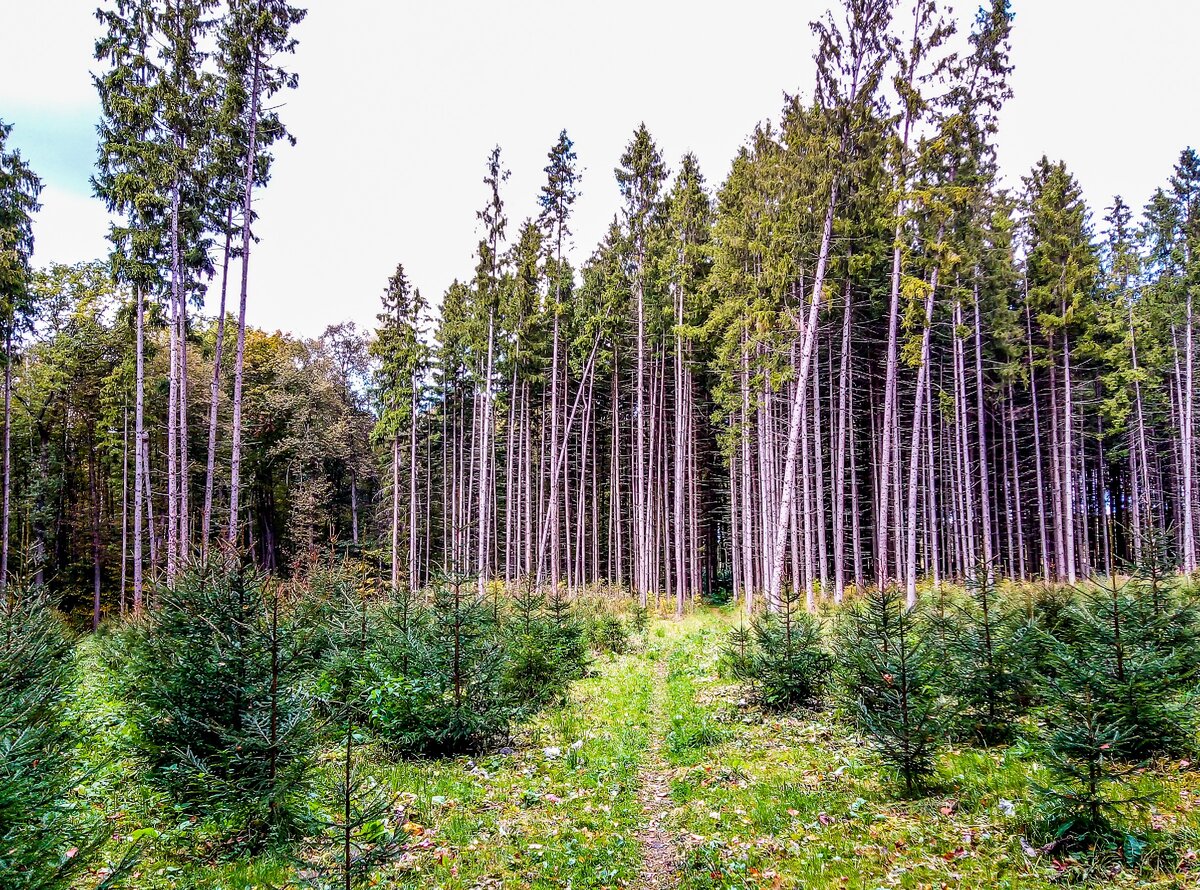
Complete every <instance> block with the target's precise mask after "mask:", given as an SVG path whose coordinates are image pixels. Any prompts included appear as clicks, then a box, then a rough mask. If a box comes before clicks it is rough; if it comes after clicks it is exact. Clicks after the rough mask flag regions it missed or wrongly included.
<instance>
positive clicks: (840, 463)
mask: <svg viewBox="0 0 1200 890" xmlns="http://www.w3.org/2000/svg"><path fill="white" fill-rule="evenodd" d="M849 391H850V282H849V280H847V281H846V295H845V300H844V304H843V307H842V348H841V355H840V373H839V374H838V412H837V448H836V451H835V454H834V458H833V461H834V463H833V601H834V603H836V604H837V605H841V603H842V599H843V597H844V596H845V593H846V432H847V426H848V423H849V419H850V418H849V413H850V412H849V407H848V405H849V402H848V399H849Z"/></svg>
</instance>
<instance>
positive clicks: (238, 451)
mask: <svg viewBox="0 0 1200 890" xmlns="http://www.w3.org/2000/svg"><path fill="white" fill-rule="evenodd" d="M305 14H306V13H305V11H304V10H303V9H300V8H299V7H295V6H292V5H290V4H289V3H288V2H287V0H232V2H231V3H230V8H229V11H228V13H227V14H226V16H225V20H224V23H223V27H222V29H221V43H222V46H223V57H224V59H225V60H226V62H225V67H226V73H225V87H226V90H227V91H236V93H235V95H241V96H243V97H244V98H243V99H242V102H241V104H242V106H243V108H244V113H245V116H244V119H243V123H242V132H243V133H244V135H243V136H242V137H241V139H240V140H239V143H240V144H242V145H244V147H245V152H244V154H243V156H242V158H241V165H242V170H243V171H244V176H243V180H242V190H241V197H242V237H241V242H242V244H241V255H242V256H241V259H242V280H241V289H240V294H239V297H238V333H237V346H236V350H235V352H234V365H233V423H232V436H231V438H232V442H231V448H232V456H231V459H230V471H229V540H230V541H231V542H233V543H235V544H236V543H237V542H238V540H239V534H240V529H241V520H240V505H239V498H240V486H241V466H242V388H243V385H244V372H245V361H246V297H247V292H248V291H249V287H250V247H251V245H252V244H253V242H254V237H253V232H252V229H251V224H252V222H253V219H254V210H253V206H254V205H253V195H254V186H255V185H256V184H257V183H259V182H261V181H263V179H264V178H265V176H264V170H263V167H264V165H266V166H269V164H270V158H271V156H270V154H269V153H268V152H267V151H266V149H267V148H268V147H269V146H271V145H272V144H274V143H275V142H277V141H278V140H280V139H287V140H289V141H290V140H291V136H290V134H289V133H288V132H287V130H286V129H285V128H284V126H283V124H282V122H281V121H280V118H279V115H278V114H277V113H276V111H275V110H273V109H271V107H270V106H269V105H268V102H269V101H270V99H271V97H272V96H274V95H275V94H276V93H278V92H279V91H280V90H283V89H295V88H296V86H297V84H298V77H297V76H296V74H295V73H293V72H289V71H287V70H286V69H284V68H283V67H282V66H281V65H280V64H278V61H277V57H278V56H279V55H281V54H284V53H293V52H295V51H296V39H295V38H294V37H293V36H292V29H293V28H294V27H295V26H296V25H298V24H299V23H300V22H301V21H302V20H303V19H304V16H305Z"/></svg>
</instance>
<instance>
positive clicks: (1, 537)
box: [0, 313, 15, 599]
mask: <svg viewBox="0 0 1200 890" xmlns="http://www.w3.org/2000/svg"><path fill="white" fill-rule="evenodd" d="M10 315H11V313H10ZM14 324H15V320H14V319H13V318H11V317H10V318H9V319H8V325H7V326H6V330H5V332H4V516H3V518H0V599H3V598H4V595H6V594H7V591H8V547H9V514H10V513H11V510H12V506H11V503H12V329H13V326H14Z"/></svg>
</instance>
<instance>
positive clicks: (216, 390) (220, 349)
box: [200, 204, 358, 562]
mask: <svg viewBox="0 0 1200 890" xmlns="http://www.w3.org/2000/svg"><path fill="white" fill-rule="evenodd" d="M232 241H233V205H232V204H231V205H230V206H229V208H228V210H227V211H226V213H225V253H224V258H223V260H222V262H221V301H220V306H219V308H218V312H217V340H216V344H215V346H214V349H213V372H212V383H211V385H210V386H209V398H208V457H207V459H206V461H205V469H204V513H203V515H202V516H201V518H200V560H201V561H202V562H203V561H204V560H206V559H207V558H208V544H209V541H210V540H211V535H212V509H213V485H214V481H215V478H216V465H217V425H218V418H217V408H218V404H219V402H220V397H221V364H222V362H223V360H224V356H225V297H226V294H227V292H228V285H229V253H230V248H231V246H232V245H231V242H232ZM357 540H358V538H357V536H355V542H356V543H357Z"/></svg>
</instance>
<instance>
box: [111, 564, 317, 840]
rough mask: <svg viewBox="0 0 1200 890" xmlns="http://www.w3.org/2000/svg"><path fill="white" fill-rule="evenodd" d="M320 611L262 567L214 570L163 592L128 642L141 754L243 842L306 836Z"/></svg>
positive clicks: (126, 687) (166, 782)
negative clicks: (309, 686) (293, 596)
mask: <svg viewBox="0 0 1200 890" xmlns="http://www.w3.org/2000/svg"><path fill="white" fill-rule="evenodd" d="M311 608H312V607H311V604H309V603H307V602H305V601H303V600H297V601H292V600H289V599H287V598H285V596H284V594H283V592H282V590H281V588H280V587H279V586H278V585H274V584H271V583H269V582H268V580H267V579H266V578H265V577H264V576H263V575H262V574H261V573H259V572H258V571H256V570H254V569H251V568H247V567H244V566H240V565H230V564H225V563H223V562H212V563H209V564H207V565H201V566H197V567H195V568H192V569H190V570H188V571H187V572H185V573H184V574H183V575H181V576H180V578H179V580H178V581H177V582H176V583H175V584H174V585H172V586H170V587H167V588H164V589H162V590H161V592H160V594H159V602H158V604H157V607H156V608H155V609H154V610H153V612H152V613H151V614H150V615H149V616H148V617H147V618H145V619H144V620H143V621H141V622H140V623H138V624H136V625H134V626H133V627H131V629H130V630H129V631H128V633H127V635H126V637H125V642H126V647H127V649H126V652H125V654H124V656H123V659H122V660H121V663H120V664H119V665H118V668H119V675H120V677H121V680H122V689H123V694H124V695H125V697H126V700H127V702H128V705H129V711H130V720H131V723H132V726H133V730H134V731H133V734H132V737H133V741H132V744H133V746H134V749H135V750H136V752H137V754H138V755H139V756H140V757H141V758H142V759H143V760H144V762H145V763H146V765H147V767H148V769H149V771H150V775H151V776H153V777H154V779H155V780H156V781H157V782H159V783H160V784H161V785H162V786H163V787H164V788H166V789H167V790H168V791H169V792H170V793H171V794H172V795H173V796H174V797H175V798H176V799H177V800H179V801H180V802H181V803H182V804H183V805H184V806H185V807H187V808H189V809H191V810H193V811H194V812H198V813H202V814H204V815H206V816H208V817H210V818H212V819H213V820H214V821H216V822H217V823H218V824H220V825H221V826H222V828H223V830H224V832H225V833H226V834H227V836H228V837H229V838H230V839H231V840H232V841H233V842H234V843H236V844H239V845H241V844H245V845H249V846H261V845H262V844H264V843H267V842H269V841H271V840H273V839H275V838H285V837H288V836H292V835H295V834H296V833H297V832H299V831H300V830H302V829H303V827H304V822H305V817H306V810H305V802H306V799H307V791H308V787H309V773H310V765H311V763H312V757H313V754H314V749H315V743H316V734H315V726H314V722H313V718H312V714H311V708H310V705H309V702H308V700H307V698H306V694H305V688H306V682H307V677H308V676H309V673H310V671H311V668H312V659H313V657H314V655H315V654H316V653H317V651H318V650H319V647H320V642H321V640H320V638H321V634H320V623H319V621H317V620H316V616H315V615H314V614H312V613H311Z"/></svg>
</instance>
